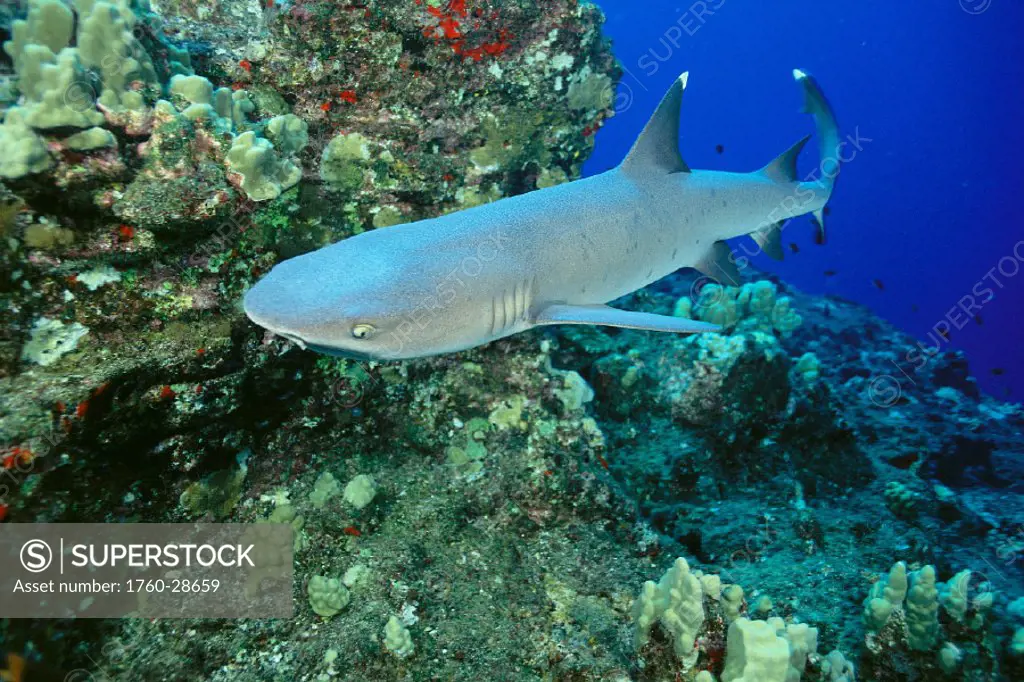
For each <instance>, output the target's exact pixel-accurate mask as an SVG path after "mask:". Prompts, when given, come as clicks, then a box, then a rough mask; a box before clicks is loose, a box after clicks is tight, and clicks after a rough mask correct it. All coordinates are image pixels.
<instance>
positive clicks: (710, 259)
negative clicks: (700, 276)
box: [693, 242, 740, 287]
mask: <svg viewBox="0 0 1024 682" xmlns="http://www.w3.org/2000/svg"><path fill="white" fill-rule="evenodd" d="M693 267H694V269H695V270H699V271H700V272H702V273H704V274H705V275H707V276H708V277H710V278H711V279H713V280H715V281H716V282H719V283H720V284H725V285H728V286H731V287H738V286H739V285H740V270H739V268H738V267H736V256H735V255H734V254H733V252H732V249H730V248H729V245H728V244H726V243H725V242H715V243H714V244H712V245H711V248H710V249H708V251H707V253H705V254H704V256H703V257H702V258H701V259H700V260H699V261H697V262H696V263H694V264H693Z"/></svg>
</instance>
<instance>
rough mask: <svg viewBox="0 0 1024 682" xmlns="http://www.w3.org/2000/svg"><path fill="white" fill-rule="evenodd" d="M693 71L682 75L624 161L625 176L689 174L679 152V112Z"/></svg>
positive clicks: (669, 90) (663, 99) (670, 89)
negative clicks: (627, 174)
mask: <svg viewBox="0 0 1024 682" xmlns="http://www.w3.org/2000/svg"><path fill="white" fill-rule="evenodd" d="M689 79H690V72H689V71H687V72H685V73H683V74H682V75H681V76H679V78H677V79H676V80H675V82H673V83H672V87H670V88H669V89H668V92H667V93H665V97H663V98H662V100H661V104H659V105H658V108H657V109H656V110H655V112H654V115H653V116H651V119H650V120H649V121H648V122H647V125H646V126H644V130H643V132H642V133H640V137H638V138H636V142H634V143H633V148H632V149H631V150H630V152H629V154H627V155H626V160H625V161H623V162H622V166H620V168H622V170H623V171H624V172H626V173H634V174H645V173H646V174H649V173H689V172H690V167H689V166H687V165H686V162H685V161H683V157H682V156H681V155H680V153H679V110H680V108H681V107H682V103H683V90H685V89H686V83H687V81H689Z"/></svg>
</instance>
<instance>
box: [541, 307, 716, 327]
mask: <svg viewBox="0 0 1024 682" xmlns="http://www.w3.org/2000/svg"><path fill="white" fill-rule="evenodd" d="M533 323H534V324H535V325H538V326H541V325H549V324H596V325H601V326H604V327H621V328H623V329H646V330H649V331H655V332H676V333H683V334H695V333H697V332H716V331H719V330H720V329H721V327H719V326H718V325H715V324H709V323H707V322H700V321H697V320H691V319H688V318H685V317H670V316H668V315H655V314H654V313H638V312H633V311H631V310H619V309H617V308H611V307H609V306H606V305H562V304H554V305H549V306H547V307H546V308H544V309H542V310H541V311H540V312H539V313H538V314H537V316H536V318H535V319H534V320H533Z"/></svg>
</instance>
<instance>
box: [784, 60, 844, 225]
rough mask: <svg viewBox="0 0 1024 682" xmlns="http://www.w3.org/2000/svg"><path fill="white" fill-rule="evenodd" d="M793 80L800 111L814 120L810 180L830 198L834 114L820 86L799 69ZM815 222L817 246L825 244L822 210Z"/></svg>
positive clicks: (835, 150) (835, 166)
mask: <svg viewBox="0 0 1024 682" xmlns="http://www.w3.org/2000/svg"><path fill="white" fill-rule="evenodd" d="M793 78H795V79H796V81H797V83H799V84H800V85H801V87H802V88H803V91H804V112H805V113H808V114H811V115H812V116H813V117H814V123H815V126H816V127H817V131H818V148H819V153H820V155H821V162H820V164H819V166H818V171H817V173H818V177H816V178H814V181H815V182H816V183H817V184H818V185H821V186H823V187H825V188H826V191H827V192H828V195H829V196H831V194H832V191H833V190H834V189H835V184H836V177H838V175H839V144H840V139H839V125H838V124H837V123H836V115H835V112H834V111H833V110H832V105H831V104H829V101H828V100H827V99H826V98H825V93H824V92H822V91H821V86H819V85H818V81H816V80H815V79H814V76H812V75H810V74H809V73H807V72H806V71H804V70H802V69H793ZM814 217H815V220H816V221H817V223H818V230H819V234H818V243H820V244H824V243H825V216H824V209H823V208H822V209H819V210H817V211H815V212H814Z"/></svg>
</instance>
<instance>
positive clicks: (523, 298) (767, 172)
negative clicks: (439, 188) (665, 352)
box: [244, 70, 840, 360]
mask: <svg viewBox="0 0 1024 682" xmlns="http://www.w3.org/2000/svg"><path fill="white" fill-rule="evenodd" d="M793 76H794V78H795V79H796V81H797V83H799V84H800V86H801V88H802V89H803V92H804V97H805V111H806V112H807V113H810V114H811V115H812V116H813V117H814V120H815V123H816V126H817V131H818V135H819V138H820V143H819V147H820V155H821V166H822V168H823V170H824V172H823V173H822V176H821V177H820V178H817V179H815V180H814V181H810V182H801V181H800V180H799V179H798V178H797V170H796V161H797V156H798V155H799V154H800V151H801V150H802V149H803V147H804V144H805V143H806V142H807V140H808V139H810V136H808V137H805V138H804V139H802V140H800V141H799V142H797V143H796V144H795V145H793V146H792V147H790V148H789V149H788V150H786V151H785V152H783V153H782V154H781V155H780V156H779V157H778V158H776V159H775V160H774V161H772V162H771V163H769V164H768V165H767V166H765V167H764V168H762V169H760V170H758V171H754V172H750V173H731V172H722V171H702V170H691V169H690V167H689V166H688V165H687V164H686V162H685V161H684V160H683V157H682V155H681V154H680V152H679V112H680V106H681V103H682V99H683V91H684V90H685V88H686V86H687V82H688V74H686V73H684V74H683V75H682V76H680V77H679V78H678V79H677V80H676V81H675V82H674V83H673V85H672V87H671V88H670V89H669V91H668V93H667V94H666V95H665V97H664V99H663V100H662V101H661V104H659V106H658V108H657V110H656V111H655V113H654V115H653V116H652V118H651V119H650V121H649V122H648V123H647V125H646V127H645V128H644V130H643V132H642V133H641V134H640V136H639V138H637V140H636V142H635V143H634V145H633V148H632V150H631V151H630V152H629V154H628V156H627V157H626V159H625V160H624V161H623V162H622V164H620V165H619V166H618V167H616V168H614V169H612V170H610V171H607V172H605V173H602V174H600V175H596V176H593V177H589V178H585V179H581V180H576V181H574V182H569V183H565V184H561V185H557V186H555V187H549V188H545V189H541V190H537V191H534V192H529V193H527V194H523V195H520V196H513V197H508V198H505V199H501V200H499V201H496V202H493V203H490V204H486V205H483V206H478V207H474V208H470V209H467V210H464V211H459V212H457V213H452V214H449V215H446V216H442V217H440V218H433V219H429V220H421V221H418V222H414V223H407V224H404V225H397V226H394V227H387V228H383V229H377V230H372V231H369V232H364V233H361V234H358V235H356V236H354V237H350V238H348V239H344V240H342V241H340V242H338V243H336V244H332V245H330V246H327V247H324V248H322V249H319V250H317V251H313V252H312V253H308V254H305V255H301V256H297V257H295V258H291V259H289V260H286V261H284V262H282V263H280V264H278V265H277V266H276V267H274V268H273V270H271V272H270V273H268V274H267V275H266V276H264V277H263V279H261V280H260V281H259V282H257V283H256V285H255V286H253V287H252V288H251V289H250V290H249V291H248V292H247V293H246V295H245V301H244V307H245V312H246V314H247V315H248V316H249V318H250V319H251V320H252V321H253V322H255V323H256V324H258V325H260V326H262V327H264V328H266V329H268V330H270V331H271V332H273V333H275V334H277V335H279V336H283V337H285V338H287V339H289V340H291V341H293V342H294V343H296V344H297V345H299V346H300V347H302V348H306V349H309V350H313V351H317V352H320V353H325V354H328V355H340V356H348V357H358V358H368V359H377V360H398V359H407V358H418V357H426V356H431V355H438V354H443V353H453V352H457V351H460V350H465V349H468V348H474V347H476V346H480V345H483V344H486V343H488V342H490V341H494V340H496V339H500V338H504V337H507V336H510V335H512V334H517V333H519V332H522V331H525V330H527V329H531V328H534V327H539V326H544V325H558V324H582V325H605V326H611V327H623V328H629V329H645V330H653V331H663V332H682V333H695V332H706V331H717V330H718V329H719V328H718V327H717V326H715V325H713V324H708V323H706V322H700V321H696V320H691V319H687V318H682V317H672V316H667V315H655V314H652V313H645V312H633V311H627V310H620V309H616V308H612V307H609V306H608V305H607V303H608V302H609V301H613V300H615V299H617V298H619V297H621V296H624V295H625V294H628V293H630V292H633V291H636V290H637V289H640V288H642V287H644V286H647V285H648V284H650V283H652V282H654V281H656V280H658V279H661V278H662V277H665V276H666V275H669V274H671V273H673V272H675V271H676V270H678V269H680V268H683V267H692V268H696V269H697V270H699V271H701V272H703V273H704V274H705V275H708V276H709V277H712V278H714V279H716V280H718V281H720V282H723V283H727V284H739V271H738V269H737V266H736V257H735V255H734V254H733V252H732V250H731V249H730V247H729V246H728V245H727V244H726V240H727V239H731V238H734V237H739V236H741V235H745V234H750V235H751V236H752V237H753V238H754V240H755V241H756V242H757V243H758V245H759V246H760V248H761V250H762V251H764V252H765V253H766V254H768V255H769V256H771V257H773V258H776V259H781V258H782V243H781V228H782V226H783V224H784V223H785V222H786V221H787V220H788V219H790V218H794V217H797V216H801V215H805V214H813V215H814V217H815V218H816V220H817V222H818V226H819V235H820V234H823V233H824V209H825V204H826V203H827V202H828V200H829V198H830V197H831V195H832V190H833V186H834V183H835V178H836V175H837V174H838V169H839V166H838V162H837V161H836V159H837V158H838V154H837V151H838V148H839V144H840V140H839V131H838V127H837V125H836V120H835V116H834V114H833V111H832V107H831V106H830V105H829V103H828V101H827V100H826V99H825V96H824V94H823V93H822V92H821V89H820V88H819V86H818V84H817V82H816V81H815V80H814V78H813V77H811V76H810V75H808V74H807V73H805V72H803V71H800V70H795V71H794V72H793Z"/></svg>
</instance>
